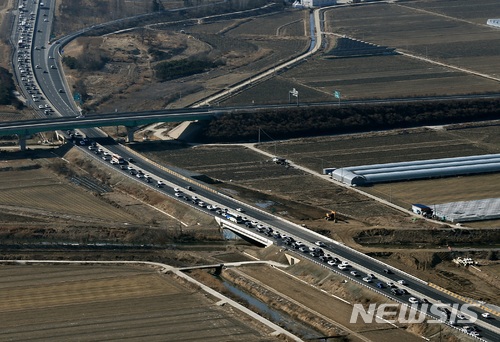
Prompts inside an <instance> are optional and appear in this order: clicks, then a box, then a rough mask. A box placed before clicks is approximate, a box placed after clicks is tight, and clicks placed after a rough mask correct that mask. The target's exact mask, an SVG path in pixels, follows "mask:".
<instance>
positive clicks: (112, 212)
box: [0, 169, 139, 223]
mask: <svg viewBox="0 0 500 342" xmlns="http://www.w3.org/2000/svg"><path fill="white" fill-rule="evenodd" d="M1 175H2V177H1V178H0V205H2V206H9V207H16V208H17V209H18V211H19V212H20V211H23V210H27V211H36V212H39V213H40V214H39V215H43V216H45V217H50V216H59V215H64V216H66V217H75V218H76V217H78V220H79V221H87V222H88V221H101V222H122V223H123V222H130V223H139V221H138V219H137V218H135V217H133V216H132V215H129V214H127V213H126V212H124V211H122V210H119V209H117V208H115V207H114V206H112V205H110V204H108V203H106V202H103V201H99V200H98V199H97V198H96V197H95V196H93V195H92V194H90V193H86V192H84V191H82V188H78V187H76V186H74V185H71V184H69V183H66V182H65V181H64V182H62V181H61V179H59V178H57V177H55V176H54V174H52V173H51V172H48V171H47V170H44V169H32V170H23V171H19V170H16V171H5V170H3V171H1ZM42 213H43V214H42Z"/></svg>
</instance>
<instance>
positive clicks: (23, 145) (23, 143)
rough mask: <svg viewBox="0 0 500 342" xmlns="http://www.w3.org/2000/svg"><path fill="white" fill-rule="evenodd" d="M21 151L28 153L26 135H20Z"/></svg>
mask: <svg viewBox="0 0 500 342" xmlns="http://www.w3.org/2000/svg"><path fill="white" fill-rule="evenodd" d="M18 137H19V149H20V150H21V151H26V135H24V134H19V135H18Z"/></svg>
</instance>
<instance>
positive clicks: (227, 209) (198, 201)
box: [14, 0, 500, 341]
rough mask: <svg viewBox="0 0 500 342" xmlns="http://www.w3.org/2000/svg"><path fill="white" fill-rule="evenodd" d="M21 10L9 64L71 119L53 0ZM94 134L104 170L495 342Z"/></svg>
mask: <svg viewBox="0 0 500 342" xmlns="http://www.w3.org/2000/svg"><path fill="white" fill-rule="evenodd" d="M21 5H22V6H24V7H22V8H19V10H20V15H19V18H18V21H17V23H18V25H17V28H18V29H17V30H18V32H17V35H18V37H17V38H19V39H18V49H17V53H16V58H15V60H14V65H15V68H16V70H18V74H19V81H20V85H21V86H22V89H24V90H23V92H25V95H26V97H27V99H28V100H27V101H28V103H29V104H30V105H32V106H33V107H34V108H35V109H36V110H37V111H38V113H39V114H40V116H45V115H52V114H53V113H55V114H57V115H60V116H75V113H76V114H77V115H78V112H77V110H76V107H75V104H74V102H72V101H71V100H72V99H70V98H69V97H68V94H66V91H65V89H66V87H65V81H64V77H63V75H62V73H61V70H60V67H59V64H58V63H59V60H58V57H59V56H58V55H57V53H58V51H59V47H58V45H59V44H58V43H59V42H60V40H53V39H52V37H51V36H50V31H51V30H50V25H51V22H52V21H53V9H52V8H51V6H53V4H52V3H51V2H50V1H45V2H43V3H42V2H40V3H37V1H36V0H35V1H32V0H21V1H20V6H21ZM51 39H52V40H51ZM92 132H93V133H95V134H92ZM73 134H74V133H73ZM87 136H88V138H87ZM99 136H101V137H102V136H103V135H102V133H98V132H96V131H85V132H83V134H82V136H81V137H78V136H75V134H74V135H73V141H74V143H75V144H76V146H79V147H80V148H81V149H82V151H85V152H86V153H87V154H88V155H89V156H92V157H93V158H96V160H99V161H100V162H101V163H103V166H105V167H112V168H115V170H116V171H117V172H122V173H123V175H125V176H127V177H129V178H131V179H134V180H135V181H138V182H141V183H142V184H143V185H144V186H148V187H150V188H151V190H154V191H158V192H160V193H162V194H164V195H166V196H169V197H171V198H173V199H176V200H178V201H182V202H183V203H185V204H186V205H189V206H191V207H192V208H196V209H197V210H200V211H203V212H205V213H206V214H208V215H212V216H214V217H220V218H222V219H225V220H227V221H229V222H231V223H232V224H236V225H238V226H239V227H241V228H242V229H246V230H248V231H251V232H253V233H256V234H260V235H261V236H263V237H266V238H268V239H271V240H272V241H273V242H274V243H275V244H276V245H278V246H282V247H283V248H286V249H287V250H289V251H290V252H292V253H294V254H296V255H300V256H301V257H303V258H307V259H309V260H310V261H312V262H315V263H317V264H319V265H321V266H322V267H325V268H328V269H329V270H331V271H332V272H335V273H337V274H341V275H342V276H344V277H345V278H346V279H349V280H350V281H355V282H357V283H359V284H362V285H364V286H365V287H367V288H370V289H371V290H373V291H376V292H378V293H382V294H383V295H386V296H387V297H390V298H392V299H394V300H396V301H399V302H402V303H407V304H412V305H415V306H416V307H420V308H422V307H423V305H424V304H427V303H434V304H435V303H440V304H443V305H444V308H443V311H442V313H443V314H437V315H436V313H434V312H430V311H426V313H427V314H429V315H430V316H432V317H434V318H436V319H440V320H442V321H443V322H445V323H446V324H449V325H453V326H458V327H460V328H461V329H465V327H470V328H467V329H466V330H467V331H464V333H467V334H469V335H471V336H481V337H482V338H484V339H487V340H490V341H495V340H498V336H499V334H498V332H499V331H500V330H499V329H500V325H499V321H498V320H496V319H493V318H491V317H487V316H485V314H486V312H485V311H483V310H480V309H477V308H475V309H471V310H472V312H474V313H475V314H476V315H477V317H478V321H477V322H476V323H475V324H474V323H472V322H470V323H467V322H465V323H464V322H461V323H458V324H457V323H456V320H457V318H458V319H459V320H461V321H464V320H465V321H467V319H468V317H467V316H460V317H464V318H463V319H462V318H460V317H459V315H463V313H460V312H458V311H457V310H456V309H455V308H452V307H451V306H450V305H449V304H452V303H461V304H463V302H461V301H460V300H458V299H456V298H453V297H450V296H449V295H447V294H445V293H443V292H441V291H439V290H436V289H435V288H432V287H430V286H429V285H428V284H427V283H426V282H425V281H423V280H420V279H417V278H415V277H413V276H411V275H410V274H407V273H405V272H402V271H400V270H398V269H395V268H393V267H390V266H389V265H387V264H384V263H382V262H380V261H378V260H376V259H373V258H371V257H369V256H366V255H365V254H363V253H360V252H358V251H356V250H354V249H352V248H349V247H347V246H344V245H342V244H340V243H337V242H335V241H333V240H330V239H327V238H325V237H323V236H321V235H319V234H317V233H315V232H313V231H311V230H308V229H307V228H305V227H301V226H299V225H296V224H293V223H291V222H289V221H286V220H284V219H282V218H280V217H278V216H275V215H272V214H270V213H267V212H266V211H265V210H262V209H259V208H257V207H254V206H251V205H249V204H246V203H243V202H240V201H237V200H235V199H233V198H232V197H230V196H228V195H226V194H223V193H220V192H218V191H217V190H214V189H211V188H209V187H207V186H201V184H199V183H196V182H194V181H193V180H192V179H191V178H190V177H189V175H187V174H186V175H183V174H179V173H178V172H182V171H178V172H172V171H171V170H169V169H167V168H165V167H163V166H161V165H158V164H156V163H153V162H150V161H148V160H147V159H145V158H143V157H142V156H140V155H137V154H136V153H134V152H133V151H131V150H129V149H128V148H126V147H124V146H121V145H119V144H116V143H115V142H114V141H110V139H109V140H106V139H100V142H96V141H93V140H92V139H93V138H96V139H95V140H98V139H97V137H99ZM469 318H472V317H469Z"/></svg>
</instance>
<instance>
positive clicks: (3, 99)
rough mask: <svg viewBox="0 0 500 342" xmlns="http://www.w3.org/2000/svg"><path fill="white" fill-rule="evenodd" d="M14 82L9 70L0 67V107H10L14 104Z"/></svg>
mask: <svg viewBox="0 0 500 342" xmlns="http://www.w3.org/2000/svg"><path fill="white" fill-rule="evenodd" d="M15 89H16V86H15V85H14V80H13V78H12V74H11V73H10V72H9V70H7V69H5V68H3V67H0V105H10V104H12V103H13V102H14V94H13V92H14V90H15Z"/></svg>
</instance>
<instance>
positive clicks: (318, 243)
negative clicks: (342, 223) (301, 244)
mask: <svg viewBox="0 0 500 342" xmlns="http://www.w3.org/2000/svg"><path fill="white" fill-rule="evenodd" d="M314 244H315V245H316V246H320V247H324V246H325V243H324V242H323V241H316V242H315V243H314Z"/></svg>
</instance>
